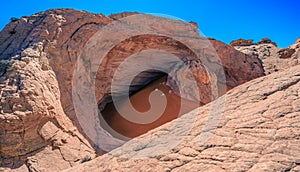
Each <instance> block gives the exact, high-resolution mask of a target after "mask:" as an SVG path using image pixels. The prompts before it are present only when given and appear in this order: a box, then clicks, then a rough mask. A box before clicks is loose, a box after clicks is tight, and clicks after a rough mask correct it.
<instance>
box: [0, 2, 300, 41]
mask: <svg viewBox="0 0 300 172" xmlns="http://www.w3.org/2000/svg"><path fill="white" fill-rule="evenodd" d="M1 3H2V5H1V8H2V9H1V11H0V16H1V18H0V28H1V29H2V28H3V27H4V26H5V24H7V23H8V22H9V19H10V18H11V17H21V16H26V15H31V14H34V13H36V12H39V11H44V10H47V9H50V8H74V9H78V10H86V11H90V12H94V13H103V14H105V15H109V14H111V13H119V12H123V11H138V12H143V13H161V14H166V15H171V16H174V17H178V18H181V19H183V20H185V21H195V22H197V23H198V25H199V29H200V30H201V32H202V33H204V35H206V36H207V37H213V38H216V39H219V40H222V41H224V42H226V43H229V42H230V41H231V40H233V39H238V38H245V39H254V40H255V41H259V40H260V39H261V38H263V37H268V38H271V39H272V40H273V41H275V42H277V44H278V45H279V46H280V47H287V46H288V45H290V44H292V43H294V42H295V40H296V39H297V38H298V37H300V17H299V16H300V15H299V9H300V1H298V0H251V1H238V0H231V1H230V0H227V1H222V0H215V1H213V0H202V1H201V0H183V1H177V0H151V1H146V0H144V1H143V0H131V1H130V0H127V1H124V0H113V1H108V0H98V1H97V0H91V1H88V0H45V1H41V0H40V1H37V0H14V1H13V0H10V1H7V0H4V1H2V2H1Z"/></svg>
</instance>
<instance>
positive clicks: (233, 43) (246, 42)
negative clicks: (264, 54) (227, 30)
mask: <svg viewBox="0 0 300 172" xmlns="http://www.w3.org/2000/svg"><path fill="white" fill-rule="evenodd" d="M253 44H254V43H253V40H252V39H250V40H246V39H242V38H240V39H238V40H233V41H231V42H230V45H231V46H249V45H253Z"/></svg>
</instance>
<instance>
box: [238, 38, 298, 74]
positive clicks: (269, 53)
mask: <svg viewBox="0 0 300 172" xmlns="http://www.w3.org/2000/svg"><path fill="white" fill-rule="evenodd" d="M299 45H300V43H297V42H296V43H295V44H293V45H291V46H289V47H288V48H279V47H277V45H276V43H274V42H272V41H271V40H265V39H263V40H262V41H260V43H258V44H253V45H249V46H239V45H234V46H233V47H234V48H235V49H237V50H239V51H241V52H243V53H245V54H248V55H253V56H257V57H258V58H260V59H261V60H262V61H263V66H264V70H265V74H266V75H268V74H270V73H273V72H277V71H282V70H285V69H288V68H290V67H292V66H295V65H298V64H300V61H299V58H300V54H299V53H300V51H299V49H300V46H299Z"/></svg>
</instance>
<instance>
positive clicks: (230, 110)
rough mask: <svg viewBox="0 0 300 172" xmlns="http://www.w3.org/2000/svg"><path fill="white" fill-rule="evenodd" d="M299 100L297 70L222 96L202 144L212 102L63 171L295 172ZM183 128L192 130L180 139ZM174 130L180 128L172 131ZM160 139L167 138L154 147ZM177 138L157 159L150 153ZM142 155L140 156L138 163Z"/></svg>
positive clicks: (299, 151)
mask: <svg viewBox="0 0 300 172" xmlns="http://www.w3.org/2000/svg"><path fill="white" fill-rule="evenodd" d="M299 95H300V66H295V67H292V68H290V69H287V70H285V71H282V72H277V73H274V74H271V75H268V76H266V77H261V78H258V79H255V80H252V81H250V82H248V83H246V84H243V85H241V86H238V87H236V88H234V89H232V90H231V91H229V92H228V93H227V94H226V95H225V96H224V97H221V98H220V99H223V100H224V99H226V101H225V104H226V105H225V112H224V113H223V114H222V116H221V120H220V123H219V124H217V125H215V126H216V129H215V130H214V131H213V130H211V131H212V136H211V137H210V138H209V139H208V140H207V141H206V142H204V143H203V144H201V142H200V139H201V135H202V134H203V132H204V131H203V127H204V124H205V121H206V120H207V118H208V116H209V114H210V111H209V109H210V108H211V106H212V103H210V104H207V105H205V106H204V107H200V108H199V109H197V110H194V111H192V112H190V113H187V114H186V115H184V116H182V117H181V118H179V119H177V120H175V121H172V122H170V123H167V124H165V125H163V126H161V127H159V128H157V129H154V130H152V131H150V132H149V133H147V134H145V135H143V136H141V137H138V138H136V139H133V140H131V141H129V142H127V143H126V144H125V145H123V146H122V147H120V148H118V149H116V150H114V151H112V152H111V153H108V154H106V155H103V156H101V157H98V158H96V159H94V160H92V161H90V162H87V163H84V164H81V165H79V166H76V167H74V168H71V169H69V170H66V171H70V172H71V171H72V172H73V171H178V172H179V171H299V170H300V146H299V145H300V99H299ZM217 101H219V100H217ZM195 115H196V116H197V117H196V120H193V119H194V116H195ZM191 119H192V120H191ZM176 121H180V122H176ZM186 125H193V126H194V127H193V128H192V130H191V131H190V132H188V134H186V135H183V134H182V133H184V131H183V130H184V129H185V127H183V126H186ZM174 126H175V128H176V126H181V127H178V129H177V130H170V129H171V128H173V127H174ZM213 128H214V127H212V129H213ZM205 132H206V133H207V132H209V129H208V130H205ZM201 133H202V134H201ZM160 136H161V137H165V138H166V139H165V140H161V142H155V143H153V142H152V141H153V140H154V139H155V138H158V137H160ZM168 136H171V137H168ZM172 137H176V138H172ZM181 139H182V141H181V142H180V143H179V144H178V145H177V146H175V147H174V148H172V149H171V150H169V151H167V152H164V153H163V154H161V155H151V154H152V153H151V152H150V151H148V150H152V151H153V150H155V149H156V150H157V149H161V148H162V147H168V146H169V145H170V143H168V140H169V141H173V140H181ZM140 155H142V156H144V157H143V158H141V159H139V158H138V157H139V156H140ZM147 155H150V157H148V158H146V157H145V156H147Z"/></svg>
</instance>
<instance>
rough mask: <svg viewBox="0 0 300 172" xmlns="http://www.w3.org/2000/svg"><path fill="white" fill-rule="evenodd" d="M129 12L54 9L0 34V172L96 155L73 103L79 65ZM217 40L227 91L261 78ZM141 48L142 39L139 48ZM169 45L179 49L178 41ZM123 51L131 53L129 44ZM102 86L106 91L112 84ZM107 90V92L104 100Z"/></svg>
mask: <svg viewBox="0 0 300 172" xmlns="http://www.w3.org/2000/svg"><path fill="white" fill-rule="evenodd" d="M128 15H132V13H125V14H120V15H112V18H109V17H105V16H103V15H101V14H100V15H96V14H92V13H87V12H81V11H75V10H71V9H63V10H49V11H47V12H42V13H37V14H35V15H32V16H28V17H23V18H21V19H19V20H14V21H13V22H11V23H9V24H8V25H7V26H6V27H5V28H4V29H3V31H1V33H0V60H1V61H0V88H1V90H0V99H1V102H0V107H1V108H0V144H1V145H0V153H1V159H0V166H1V167H0V170H5V169H7V170H8V169H17V170H21V171H26V170H30V171H47V170H48V171H49V170H51V171H58V170H62V169H65V168H68V167H71V166H73V165H75V164H78V163H81V162H82V161H84V160H85V159H89V158H93V157H94V156H95V153H94V150H93V148H92V146H93V145H90V143H89V142H88V141H87V140H86V139H85V138H84V136H83V135H84V133H81V134H80V132H79V131H81V129H80V126H79V123H78V121H77V119H76V116H75V112H74V107H73V104H72V74H73V70H74V65H75V63H76V60H77V58H78V56H79V55H80V53H81V50H82V49H83V47H84V45H85V44H86V42H87V41H88V40H89V38H90V37H91V36H92V35H93V34H94V33H96V32H97V31H98V30H99V29H100V28H102V27H103V26H105V25H107V24H109V23H111V22H112V21H113V20H116V19H120V18H123V17H126V16H128ZM167 28H168V29H169V28H172V29H174V28H175V27H174V28H173V27H167ZM193 29H194V30H195V33H197V30H196V29H195V28H194V27H193ZM112 36H113V35H112ZM147 39H148V40H150V44H151V43H155V42H156V41H157V40H159V38H155V37H151V36H150V37H147ZM130 41H131V42H130ZM137 42H138V41H137ZM123 43H124V44H122V43H121V44H120V45H119V47H125V48H132V44H131V43H134V41H133V42H132V40H129V41H128V42H126V41H125V42H123ZM148 43H149V42H148ZM171 43H175V42H171ZM212 44H213V45H214V46H215V48H216V49H217V53H218V54H219V56H220V59H221V61H222V63H224V66H225V70H226V73H225V74H226V78H227V83H226V85H227V86H228V87H229V89H231V88H232V87H235V86H237V85H239V84H242V83H245V82H246V81H249V80H251V79H253V78H257V77H259V76H262V75H263V69H262V67H261V62H260V60H258V59H257V58H256V57H254V56H252V55H245V54H243V53H240V52H238V51H236V50H234V49H233V48H231V47H229V46H227V45H225V44H223V43H221V42H219V41H213V40H212ZM138 46H141V44H139V45H137V47H135V48H137V49H139V47H138ZM162 46H163V43H160V44H157V45H155V44H154V46H152V47H151V46H150V48H156V47H162ZM195 46H197V45H195ZM148 48H149V47H148ZM167 48H170V49H173V50H174V51H175V50H176V48H177V49H178V48H180V46H179V47H178V46H177V45H174V46H170V47H167V46H166V49H167ZM131 51H132V52H134V51H136V50H135V49H133V50H131ZM115 52H120V51H119V50H118V49H117V50H116V51H115ZM121 52H123V53H125V54H126V53H127V54H130V53H132V52H130V51H127V50H126V49H125V50H123V51H121ZM187 52H188V51H185V52H184V51H183V52H180V53H181V55H184V54H187ZM111 53H112V54H111V55H113V53H114V51H111ZM124 57H125V56H124ZM119 59H120V60H122V58H120V57H119ZM115 68H116V66H113V67H112V68H109V70H114V69H115ZM106 77H111V76H110V75H108V74H107V76H106ZM100 79H101V78H100ZM106 79H107V78H106ZM101 84H104V85H105V84H106V85H107V87H106V88H109V86H110V81H109V79H108V80H105V83H101ZM107 92H108V90H104V91H103V90H102V93H103V94H100V93H99V95H98V98H99V100H100V99H101V97H102V96H103V95H104V93H107ZM73 124H74V125H75V126H76V127H77V128H78V130H79V131H78V130H77V129H76V127H74V125H73Z"/></svg>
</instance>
